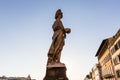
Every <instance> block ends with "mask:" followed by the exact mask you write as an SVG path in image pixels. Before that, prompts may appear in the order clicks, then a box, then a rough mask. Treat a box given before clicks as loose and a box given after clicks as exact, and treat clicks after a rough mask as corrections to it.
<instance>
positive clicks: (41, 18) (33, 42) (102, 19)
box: [0, 0, 120, 80]
mask: <svg viewBox="0 0 120 80" xmlns="http://www.w3.org/2000/svg"><path fill="white" fill-rule="evenodd" d="M59 8H60V9H61V10H62V12H63V19H62V22H63V25H64V27H69V28H71V30H72V32H71V34H69V35H67V38H66V40H65V41H66V42H65V46H64V49H63V51H62V57H61V62H63V63H65V64H66V67H67V77H68V78H69V80H83V79H84V77H85V75H86V74H88V73H89V71H90V70H91V68H92V67H93V66H94V64H95V63H96V62H97V58H96V57H95V54H96V52H97V50H98V48H99V46H100V44H101V42H102V40H103V39H105V38H108V37H111V36H113V35H114V34H115V33H116V32H117V31H118V29H119V28H120V0H0V76H2V75H6V76H25V77H26V76H27V75H28V74H30V75H31V77H32V78H35V79H37V80H42V79H43V77H44V76H45V73H46V62H47V52H48V50H49V47H50V45H51V42H52V35H53V31H52V24H53V22H54V21H55V19H54V15H55V12H56V10H57V9H59Z"/></svg>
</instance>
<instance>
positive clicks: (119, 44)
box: [118, 40, 120, 48]
mask: <svg viewBox="0 0 120 80" xmlns="http://www.w3.org/2000/svg"><path fill="white" fill-rule="evenodd" d="M118 46H119V48H120V40H119V41H118Z"/></svg>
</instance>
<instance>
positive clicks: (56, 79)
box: [43, 64, 68, 80]
mask: <svg viewBox="0 0 120 80" xmlns="http://www.w3.org/2000/svg"><path fill="white" fill-rule="evenodd" d="M43 80H68V78H67V77H66V67H65V65H64V64H53V65H48V66H47V69H46V76H45V78H44V79H43Z"/></svg>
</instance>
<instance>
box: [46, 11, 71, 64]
mask: <svg viewBox="0 0 120 80" xmlns="http://www.w3.org/2000/svg"><path fill="white" fill-rule="evenodd" d="M62 17H63V15H62V12H61V10H60V9H58V10H57V11H56V14H55V19H56V20H55V22H54V24H53V26H52V28H53V31H54V34H53V37H52V44H51V47H50V49H49V52H48V63H47V64H54V63H60V57H61V51H62V49H63V46H64V44H65V38H66V33H70V32H71V30H70V28H64V26H63V24H62V21H61V19H62Z"/></svg>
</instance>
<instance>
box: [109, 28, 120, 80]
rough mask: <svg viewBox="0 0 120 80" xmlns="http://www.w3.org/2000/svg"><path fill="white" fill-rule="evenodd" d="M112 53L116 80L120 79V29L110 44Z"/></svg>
mask: <svg viewBox="0 0 120 80" xmlns="http://www.w3.org/2000/svg"><path fill="white" fill-rule="evenodd" d="M110 53H111V55H112V61H113V65H114V71H115V77H116V80H120V29H119V30H118V32H117V33H116V34H115V35H114V36H113V40H112V42H111V44H110Z"/></svg>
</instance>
